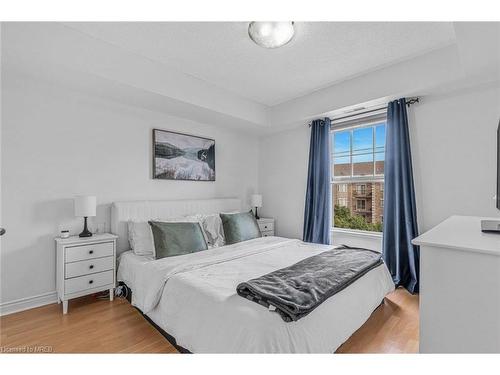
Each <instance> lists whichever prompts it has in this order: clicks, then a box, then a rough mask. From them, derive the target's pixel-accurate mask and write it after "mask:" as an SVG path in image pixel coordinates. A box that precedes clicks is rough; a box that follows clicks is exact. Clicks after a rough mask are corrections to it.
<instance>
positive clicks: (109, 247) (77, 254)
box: [66, 242, 114, 263]
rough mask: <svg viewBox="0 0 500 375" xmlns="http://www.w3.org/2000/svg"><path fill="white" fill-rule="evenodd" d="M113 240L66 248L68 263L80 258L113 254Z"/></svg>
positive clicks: (85, 258)
mask: <svg viewBox="0 0 500 375" xmlns="http://www.w3.org/2000/svg"><path fill="white" fill-rule="evenodd" d="M113 249H114V244H113V242H104V243H96V244H93V245H81V246H72V247H67V248H66V263H68V262H78V261H80V260H87V259H94V258H103V257H109V256H112V255H113Z"/></svg>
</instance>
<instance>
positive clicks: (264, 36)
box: [248, 22, 295, 48]
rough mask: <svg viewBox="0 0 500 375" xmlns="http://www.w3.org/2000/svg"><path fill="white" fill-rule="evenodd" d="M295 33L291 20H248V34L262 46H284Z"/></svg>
mask: <svg viewBox="0 0 500 375" xmlns="http://www.w3.org/2000/svg"><path fill="white" fill-rule="evenodd" d="M294 34H295V29H294V25H293V22H250V25H248V35H250V39H252V40H253V41H254V42H255V43H256V44H258V45H259V46H261V47H264V48H277V47H281V46H284V45H285V44H287V43H288V42H289V41H290V40H292V38H293V35H294Z"/></svg>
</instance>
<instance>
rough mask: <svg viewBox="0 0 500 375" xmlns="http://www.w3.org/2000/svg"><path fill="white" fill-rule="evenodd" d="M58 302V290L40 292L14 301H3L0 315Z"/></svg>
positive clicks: (0, 306) (0, 305)
mask: <svg viewBox="0 0 500 375" xmlns="http://www.w3.org/2000/svg"><path fill="white" fill-rule="evenodd" d="M56 302H57V293H56V291H53V292H48V293H43V294H39V295H37V296H32V297H25V298H20V299H16V300H14V301H8V302H3V303H1V304H0V316H3V315H9V314H13V313H16V312H19V311H24V310H29V309H33V308H35V307H40V306H44V305H49V304H51V303H56Z"/></svg>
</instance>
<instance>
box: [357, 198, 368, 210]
mask: <svg viewBox="0 0 500 375" xmlns="http://www.w3.org/2000/svg"><path fill="white" fill-rule="evenodd" d="M356 210H358V211H364V210H366V200H364V199H358V200H357V201H356Z"/></svg>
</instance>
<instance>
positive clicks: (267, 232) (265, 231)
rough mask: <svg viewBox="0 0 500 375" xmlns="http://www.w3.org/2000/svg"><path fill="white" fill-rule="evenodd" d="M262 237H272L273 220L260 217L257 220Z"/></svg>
mask: <svg viewBox="0 0 500 375" xmlns="http://www.w3.org/2000/svg"><path fill="white" fill-rule="evenodd" d="M257 223H258V224H259V228H260V232H261V233H262V237H268V236H274V219H272V218H268V217H261V218H260V219H257Z"/></svg>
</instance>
